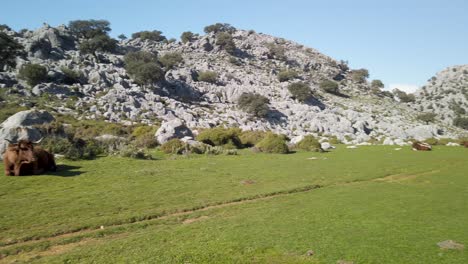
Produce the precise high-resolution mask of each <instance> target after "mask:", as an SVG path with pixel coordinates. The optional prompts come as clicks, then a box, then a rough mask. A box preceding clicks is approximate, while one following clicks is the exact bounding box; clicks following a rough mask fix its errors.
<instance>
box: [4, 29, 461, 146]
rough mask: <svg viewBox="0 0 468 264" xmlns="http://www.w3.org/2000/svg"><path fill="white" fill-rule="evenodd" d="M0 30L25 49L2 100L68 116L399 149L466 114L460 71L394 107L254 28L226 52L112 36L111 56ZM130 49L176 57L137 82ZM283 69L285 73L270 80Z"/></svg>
mask: <svg viewBox="0 0 468 264" xmlns="http://www.w3.org/2000/svg"><path fill="white" fill-rule="evenodd" d="M3 32H5V33H6V34H8V35H9V36H11V37H13V38H14V39H15V40H16V41H17V42H19V43H20V44H21V45H22V46H23V47H24V51H25V52H24V54H23V55H22V56H18V57H17V58H16V67H4V69H5V70H6V71H4V72H0V90H2V94H3V96H2V97H3V98H4V100H5V101H10V102H12V101H14V100H17V102H18V103H20V104H22V105H24V106H26V107H31V105H32V104H31V100H32V99H36V100H35V101H36V102H37V99H40V98H42V99H44V100H42V102H44V101H45V102H44V103H43V104H42V105H38V104H35V105H36V107H42V108H44V107H47V108H48V109H49V110H53V111H55V112H57V113H64V114H70V115H73V116H75V117H76V118H86V119H95V118H103V119H105V120H108V121H111V122H123V123H132V122H142V123H148V124H151V123H155V122H158V123H159V122H164V121H170V120H174V119H180V120H182V121H183V122H184V123H185V124H186V125H187V126H188V127H190V128H192V129H196V128H203V127H214V126H236V127H240V128H242V129H243V130H272V131H275V132H277V133H282V134H286V135H288V136H290V137H296V136H302V135H305V134H314V135H317V136H324V137H330V136H336V137H337V138H338V139H340V140H341V141H343V142H345V143H361V142H369V141H373V142H376V141H380V142H383V143H386V144H394V143H397V144H404V143H405V142H406V141H407V140H409V139H412V138H415V139H421V140H422V139H426V138H431V137H436V138H441V137H444V138H446V137H452V138H454V137H458V136H460V135H463V134H464V133H465V132H466V130H463V129H460V128H457V127H454V126H453V125H452V122H453V118H455V116H456V115H460V113H459V112H457V111H460V109H459V108H456V106H458V107H461V108H463V109H466V108H467V97H466V91H467V90H466V89H467V88H466V87H467V86H466V83H467V79H468V74H466V69H468V66H460V67H453V68H449V69H447V70H445V71H443V72H441V73H439V74H438V75H437V77H436V78H434V80H431V82H430V84H428V85H427V86H425V87H423V88H422V89H421V90H420V91H418V93H417V94H416V102H409V103H403V102H399V101H398V100H396V99H395V98H394V95H393V94H391V93H389V92H383V91H381V90H380V88H379V87H373V85H371V83H370V82H369V81H368V80H366V79H365V78H364V79H362V78H356V73H357V72H359V71H355V70H351V69H349V68H348V66H347V65H346V63H344V62H342V61H337V60H334V59H332V58H330V57H328V56H325V55H323V54H321V53H320V52H318V51H317V50H315V49H312V48H308V47H305V46H303V45H300V44H298V43H294V42H291V41H287V40H284V39H281V38H276V37H273V36H269V35H265V34H261V33H256V32H254V31H245V30H238V29H233V30H232V31H231V32H230V35H231V36H232V40H233V42H234V44H235V49H234V50H230V51H229V52H228V51H227V50H226V47H224V46H223V45H222V44H220V41H219V38H220V37H219V35H218V34H215V33H214V32H212V33H208V34H206V35H203V36H193V37H192V39H191V40H190V41H187V42H185V43H184V42H179V41H153V40H142V39H141V38H134V39H127V40H121V41H119V42H118V43H117V48H116V49H115V51H113V52H96V53H95V54H94V56H93V54H84V53H83V52H80V51H79V45H80V43H81V42H82V40H81V39H80V38H78V37H77V36H76V34H74V33H73V32H71V31H70V29H69V28H67V27H66V26H59V27H57V28H53V27H50V26H48V25H44V26H43V27H42V28H39V29H37V30H36V31H28V30H23V31H21V32H14V31H11V30H8V29H3ZM140 50H142V51H148V52H151V53H154V54H157V55H158V57H159V58H161V57H162V56H164V55H165V54H174V53H177V54H180V55H181V56H182V59H183V60H182V61H181V62H179V63H177V65H175V66H174V67H165V68H164V80H160V81H157V82H153V83H151V84H145V85H141V84H138V83H137V82H135V80H133V79H132V78H131V76H130V75H129V74H128V73H127V71H126V69H125V62H124V55H125V54H127V53H128V52H133V51H140ZM27 63H35V64H40V65H44V66H46V67H47V71H48V72H47V75H48V78H47V81H46V82H43V83H39V84H37V85H34V86H33V87H30V85H28V84H27V83H26V82H25V81H24V80H22V79H21V78H19V70H20V69H21V67H22V66H23V65H25V64H27ZM67 71H73V72H78V73H79V77H77V78H76V80H75V81H73V82H69V81H66V80H67ZM203 72H214V73H215V79H214V80H211V81H201V80H200V79H199V77H200V74H202V73H203ZM285 73H286V74H287V73H290V74H291V76H289V78H286V80H285V79H284V78H283V79H282V78H279V75H281V74H285ZM68 74H69V73H68ZM324 81H334V82H336V83H337V84H339V92H335V93H330V92H326V91H324V90H323V89H322V88H323V87H322V88H321V87H320V85H321V83H323V82H324ZM298 82H300V83H304V84H306V85H307V86H308V87H310V90H311V91H312V96H311V97H310V98H308V99H307V100H305V101H304V100H303V101H299V100H297V99H296V98H294V97H293V96H292V94H291V93H290V91H289V90H288V86H289V85H291V84H293V83H298ZM248 92H251V93H256V94H260V95H263V96H265V97H267V98H268V99H269V104H268V107H269V110H268V113H267V115H266V116H264V117H255V116H252V115H251V114H249V113H246V112H244V111H242V110H241V109H240V108H239V106H238V99H239V97H240V96H241V95H242V94H243V93H248ZM15 102H16V101H15ZM455 105H456V106H455ZM431 106H432V109H431ZM457 109H458V110H457ZM429 110H431V111H434V112H435V113H437V115H438V116H437V117H438V118H436V119H435V120H434V121H433V122H431V123H430V124H427V123H426V122H424V121H421V120H418V119H417V116H418V115H419V114H420V113H421V112H425V111H429Z"/></svg>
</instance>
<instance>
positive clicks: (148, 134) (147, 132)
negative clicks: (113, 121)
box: [132, 126, 158, 148]
mask: <svg viewBox="0 0 468 264" xmlns="http://www.w3.org/2000/svg"><path fill="white" fill-rule="evenodd" d="M157 129H158V127H155V126H138V127H136V128H135V129H134V130H133V132H132V144H133V145H135V146H136V147H138V148H154V147H156V146H157V145H158V142H157V140H156V137H155V136H154V135H155V134H156V130H157Z"/></svg>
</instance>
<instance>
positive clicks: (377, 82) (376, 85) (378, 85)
mask: <svg viewBox="0 0 468 264" xmlns="http://www.w3.org/2000/svg"><path fill="white" fill-rule="evenodd" d="M384 86H385V85H384V84H383V82H382V81H381V80H373V81H372V82H371V88H372V89H379V90H380V89H382V88H384Z"/></svg>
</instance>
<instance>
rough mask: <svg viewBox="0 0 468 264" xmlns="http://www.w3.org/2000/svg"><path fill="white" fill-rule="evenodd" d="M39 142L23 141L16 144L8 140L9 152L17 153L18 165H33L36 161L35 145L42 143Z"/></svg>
mask: <svg viewBox="0 0 468 264" xmlns="http://www.w3.org/2000/svg"><path fill="white" fill-rule="evenodd" d="M41 140H42V139H40V140H39V141H35V142H33V141H30V140H24V139H21V140H19V141H18V142H16V143H13V142H12V141H10V140H8V139H6V141H8V142H9V143H10V144H9V145H8V150H9V151H15V152H16V155H17V156H16V162H18V163H31V162H35V161H36V155H35V154H34V145H35V144H38V143H39V142H41Z"/></svg>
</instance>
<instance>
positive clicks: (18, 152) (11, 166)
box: [3, 140, 57, 176]
mask: <svg viewBox="0 0 468 264" xmlns="http://www.w3.org/2000/svg"><path fill="white" fill-rule="evenodd" d="M7 141H8V142H10V141H9V140H7ZM39 142H40V140H39V141H38V142H31V141H29V140H20V141H18V143H12V142H10V144H9V145H8V148H7V150H6V151H5V153H4V154H3V162H4V164H5V175H6V176H10V175H15V176H20V175H25V174H41V173H43V172H44V171H47V170H52V171H55V170H57V165H56V164H55V159H54V155H52V154H51V153H49V152H47V151H45V150H44V149H42V148H41V147H35V146H34V145H35V144H37V143H39Z"/></svg>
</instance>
